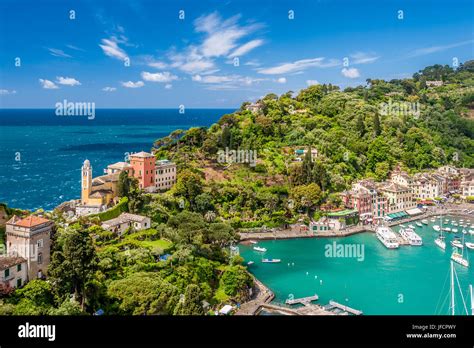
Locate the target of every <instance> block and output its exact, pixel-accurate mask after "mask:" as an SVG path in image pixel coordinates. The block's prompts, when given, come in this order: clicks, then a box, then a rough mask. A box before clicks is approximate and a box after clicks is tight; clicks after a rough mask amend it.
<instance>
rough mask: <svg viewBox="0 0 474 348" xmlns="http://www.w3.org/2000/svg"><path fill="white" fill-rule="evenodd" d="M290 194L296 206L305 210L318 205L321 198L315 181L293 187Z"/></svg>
mask: <svg viewBox="0 0 474 348" xmlns="http://www.w3.org/2000/svg"><path fill="white" fill-rule="evenodd" d="M291 196H292V198H293V200H294V201H295V206H296V208H303V209H306V211H308V210H309V209H313V208H314V207H316V206H317V205H319V204H320V203H321V199H322V194H321V189H320V188H319V186H318V185H317V184H315V183H311V184H308V185H300V186H296V187H294V188H293V189H292V190H291Z"/></svg>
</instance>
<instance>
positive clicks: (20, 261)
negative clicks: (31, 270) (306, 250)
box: [0, 256, 28, 289]
mask: <svg viewBox="0 0 474 348" xmlns="http://www.w3.org/2000/svg"><path fill="white" fill-rule="evenodd" d="M27 276H28V274H27V262H26V259H25V258H23V257H19V256H0V285H1V286H3V287H4V288H7V289H14V288H19V287H22V286H23V285H24V284H25V283H26V282H27V280H28V278H27Z"/></svg>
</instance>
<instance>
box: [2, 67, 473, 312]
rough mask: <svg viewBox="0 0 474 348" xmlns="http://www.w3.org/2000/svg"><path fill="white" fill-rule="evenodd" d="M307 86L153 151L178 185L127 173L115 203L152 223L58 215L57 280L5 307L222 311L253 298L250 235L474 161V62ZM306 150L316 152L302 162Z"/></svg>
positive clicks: (25, 291)
mask: <svg viewBox="0 0 474 348" xmlns="http://www.w3.org/2000/svg"><path fill="white" fill-rule="evenodd" d="M427 81H428V82H427ZM429 81H442V82H443V83H442V85H441V86H432V85H431V84H430V82H429ZM294 94H295V93H293V92H292V91H289V92H287V93H285V94H283V95H281V96H277V95H275V94H269V95H267V96H265V97H264V98H262V99H261V100H259V101H257V102H256V103H253V104H250V103H247V102H246V103H244V104H243V105H242V106H241V108H240V109H239V110H237V111H235V112H234V113H232V114H228V115H224V116H223V117H222V118H221V119H220V120H219V121H218V122H217V123H216V124H214V125H212V126H211V127H209V128H191V129H189V130H186V131H184V130H177V131H174V132H173V133H171V134H170V135H169V136H167V137H164V138H162V139H158V140H157V141H156V142H155V143H154V145H153V152H154V153H155V154H156V158H157V159H164V158H167V159H169V160H172V161H174V162H176V163H177V166H178V179H177V183H176V184H175V185H174V187H173V188H172V189H171V190H169V191H167V192H164V193H160V194H145V193H144V192H142V191H141V190H139V189H138V186H137V182H136V179H134V178H129V177H128V176H127V175H126V174H125V173H124V174H121V175H120V183H119V192H120V196H121V197H123V198H122V200H121V203H120V207H118V206H117V207H116V208H114V210H113V212H117V213H120V212H121V211H129V212H132V213H138V214H142V215H146V216H148V217H150V218H151V220H152V228H150V229H148V230H144V231H139V232H134V231H130V230H129V231H127V232H125V233H124V234H123V235H122V236H117V235H115V234H113V233H111V232H108V231H104V230H103V229H102V228H101V227H100V222H101V220H104V216H89V217H81V218H80V219H79V220H78V221H76V222H75V223H73V224H72V223H68V222H67V221H66V219H65V216H64V215H63V214H62V213H61V212H59V211H57V210H55V211H53V212H51V213H46V215H47V216H48V217H49V218H51V219H53V220H54V221H55V223H56V231H55V234H54V236H53V250H52V257H51V264H50V266H49V269H48V279H47V280H46V281H44V280H34V281H30V282H29V283H28V284H27V285H26V286H24V287H23V288H21V289H18V290H16V291H9V289H5V288H4V289H2V288H0V315H1V314H17V315H24V314H31V315H43V314H91V313H96V312H98V311H99V312H101V311H102V312H103V313H105V314H168V315H181V314H182V315H201V314H205V313H213V312H214V310H215V309H217V308H219V306H221V305H222V304H224V303H234V304H236V303H241V302H242V301H245V300H246V299H248V297H249V295H250V292H249V289H250V288H251V287H252V284H253V279H252V277H251V276H250V275H249V273H248V272H247V270H246V268H245V266H243V265H242V262H243V260H242V258H241V257H240V256H238V255H234V254H233V253H232V252H231V251H232V249H231V248H230V247H231V246H232V245H234V244H235V243H236V242H237V241H238V239H239V237H238V233H237V232H238V230H239V229H245V228H255V227H259V228H261V227H276V226H282V225H285V224H288V223H293V222H295V221H297V220H298V219H301V218H303V219H306V220H308V219H309V218H310V217H311V218H315V219H316V218H317V217H318V216H319V215H321V214H323V213H324V211H325V209H328V208H329V209H330V208H335V207H338V206H340V205H341V201H340V198H339V195H338V193H339V192H341V191H343V190H345V189H347V188H348V187H350V185H351V183H352V182H353V181H354V180H357V179H359V178H365V177H370V178H374V179H375V180H378V181H381V180H385V179H386V178H387V176H388V174H389V172H390V171H391V170H392V169H393V168H394V167H395V166H396V165H401V166H402V167H403V168H405V169H406V170H408V171H409V172H412V173H413V172H418V171H422V170H429V169H432V168H436V167H439V166H441V165H444V164H447V163H450V164H454V165H456V166H458V167H470V168H472V167H473V166H474V61H468V62H465V63H464V64H461V65H460V66H459V67H458V68H456V69H453V68H451V67H449V66H441V65H434V66H431V67H427V68H425V69H423V70H421V71H419V72H418V73H416V74H414V75H413V77H412V78H410V79H403V80H391V81H384V80H374V79H371V80H367V84H366V85H365V86H358V87H355V88H352V87H351V88H346V89H345V90H343V91H341V90H340V89H339V88H338V87H337V86H333V85H330V84H329V85H313V86H310V87H308V88H306V89H303V90H301V91H300V92H299V93H298V94H297V95H294ZM298 149H307V150H308V152H307V153H306V155H304V156H302V158H301V160H299V161H298V160H296V158H295V150H298ZM310 149H311V150H317V157H316V158H315V159H314V160H312V158H311V151H309V150H310ZM227 150H230V151H232V150H236V151H237V150H241V151H244V152H245V151H253V152H252V154H254V155H256V156H255V158H254V159H255V162H254V163H248V162H246V161H245V160H244V161H240V162H244V163H236V162H235V161H222V160H221V157H220V156H221V155H222V152H223V151H227ZM244 159H245V158H244ZM247 159H248V158H247ZM4 210H5V211H6V212H7V215H11V214H12V213H13V211H12V210H10V209H8V208H7V207H6V206H5V207H4ZM107 214H108V215H111V214H112V212H110V211H109V212H107ZM110 217H114V216H108V218H110ZM0 238H1V235H0ZM1 297H3V298H1Z"/></svg>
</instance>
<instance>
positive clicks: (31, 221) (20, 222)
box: [7, 215, 50, 227]
mask: <svg viewBox="0 0 474 348" xmlns="http://www.w3.org/2000/svg"><path fill="white" fill-rule="evenodd" d="M47 222H50V220H48V219H45V218H42V217H39V216H36V215H30V216H28V217H26V218H23V219H21V218H19V217H18V216H16V215H14V216H13V217H12V218H11V219H10V220H8V222H7V224H10V225H15V226H19V227H34V226H39V225H42V224H44V223H47Z"/></svg>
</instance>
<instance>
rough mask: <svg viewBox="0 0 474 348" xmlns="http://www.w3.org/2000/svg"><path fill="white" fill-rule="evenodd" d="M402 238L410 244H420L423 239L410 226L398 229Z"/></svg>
mask: <svg viewBox="0 0 474 348" xmlns="http://www.w3.org/2000/svg"><path fill="white" fill-rule="evenodd" d="M398 233H400V235H401V236H402V238H403V239H404V240H406V241H407V242H408V243H409V244H410V245H422V244H423V240H422V239H421V237H420V236H419V235H417V234H416V233H415V231H414V230H413V229H411V228H402V229H401V230H400V231H398Z"/></svg>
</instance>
